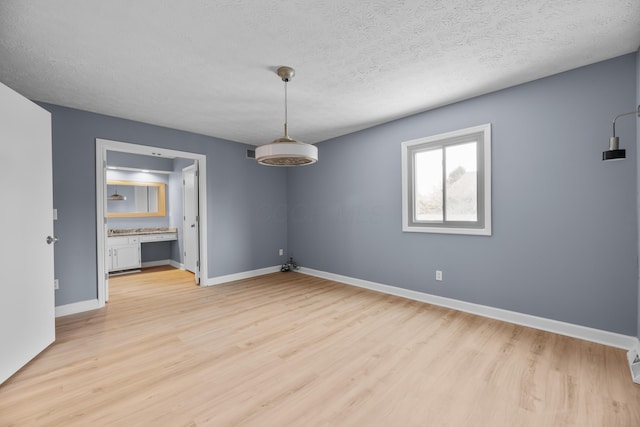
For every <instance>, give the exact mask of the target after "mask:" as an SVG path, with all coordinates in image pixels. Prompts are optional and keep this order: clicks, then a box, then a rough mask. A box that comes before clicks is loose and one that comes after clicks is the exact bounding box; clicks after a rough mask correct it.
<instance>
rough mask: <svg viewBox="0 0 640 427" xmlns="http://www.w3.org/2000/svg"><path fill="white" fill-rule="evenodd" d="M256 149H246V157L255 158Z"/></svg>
mask: <svg viewBox="0 0 640 427" xmlns="http://www.w3.org/2000/svg"><path fill="white" fill-rule="evenodd" d="M255 158H256V150H247V159H255Z"/></svg>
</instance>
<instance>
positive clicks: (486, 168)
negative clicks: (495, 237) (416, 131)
mask: <svg viewBox="0 0 640 427" xmlns="http://www.w3.org/2000/svg"><path fill="white" fill-rule="evenodd" d="M402 231H415V232H423V233H452V234H477V235H484V236H490V235H491V124H486V125H481V126H476V127H472V128H467V129H462V130H458V131H454V132H449V133H444V134H441V135H435V136H430V137H427V138H420V139H415V140H412V141H405V142H403V143H402Z"/></svg>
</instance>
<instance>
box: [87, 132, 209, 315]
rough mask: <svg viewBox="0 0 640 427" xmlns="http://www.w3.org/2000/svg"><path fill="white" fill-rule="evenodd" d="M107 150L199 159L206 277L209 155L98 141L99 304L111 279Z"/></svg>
mask: <svg viewBox="0 0 640 427" xmlns="http://www.w3.org/2000/svg"><path fill="white" fill-rule="evenodd" d="M107 151H121V152H125V153H133V154H142V155H147V156H148V155H154V156H157V157H158V156H159V157H169V158H176V157H181V158H185V159H191V160H196V161H197V162H198V171H199V174H198V177H199V180H198V198H199V202H200V204H199V212H198V215H199V216H200V229H199V231H200V241H201V242H205V244H201V245H200V274H201V276H202V277H207V274H208V258H207V244H206V242H207V156H206V155H204V154H198V153H192V152H188V151H178V150H171V149H167V148H157V147H151V146H147V145H138V144H130V143H128V142H120V141H113V140H109V139H102V138H96V216H97V222H96V235H97V248H96V249H97V259H98V268H97V270H98V271H97V273H98V301H99V304H100V307H104V304H105V302H106V297H107V286H108V279H106V278H105V277H106V276H105V275H106V258H105V254H106V251H105V247H106V234H107V225H106V222H105V219H104V203H105V198H106V182H105V172H104V171H105V163H106V158H107Z"/></svg>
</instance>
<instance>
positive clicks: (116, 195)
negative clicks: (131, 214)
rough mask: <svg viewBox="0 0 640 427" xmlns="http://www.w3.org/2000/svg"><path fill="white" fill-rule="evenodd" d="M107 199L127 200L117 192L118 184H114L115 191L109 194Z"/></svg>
mask: <svg viewBox="0 0 640 427" xmlns="http://www.w3.org/2000/svg"><path fill="white" fill-rule="evenodd" d="M107 200H117V201H122V200H127V198H126V197H125V196H123V195H122V194H118V186H116V191H115V192H114V193H113V194H110V195H109V196H107Z"/></svg>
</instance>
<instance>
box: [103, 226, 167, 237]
mask: <svg viewBox="0 0 640 427" xmlns="http://www.w3.org/2000/svg"><path fill="white" fill-rule="evenodd" d="M177 232H178V229H177V228H176V227H143V228H117V229H112V230H109V232H108V236H109V237H113V236H135V235H139V234H162V233H177Z"/></svg>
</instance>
